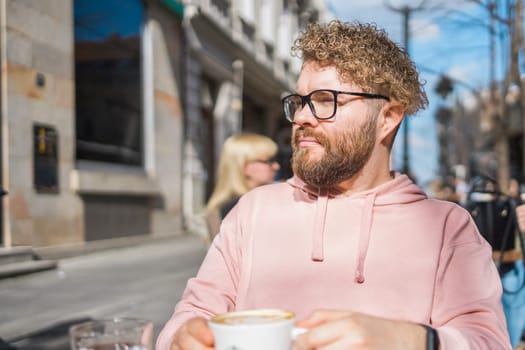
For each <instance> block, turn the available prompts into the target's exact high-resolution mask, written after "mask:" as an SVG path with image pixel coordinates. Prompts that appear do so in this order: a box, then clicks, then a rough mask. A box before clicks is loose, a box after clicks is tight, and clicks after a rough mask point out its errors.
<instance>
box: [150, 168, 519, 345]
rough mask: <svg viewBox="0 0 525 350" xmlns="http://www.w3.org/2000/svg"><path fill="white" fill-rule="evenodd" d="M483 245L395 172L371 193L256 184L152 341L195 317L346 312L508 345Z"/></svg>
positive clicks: (449, 210)
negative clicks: (284, 311) (249, 312)
mask: <svg viewBox="0 0 525 350" xmlns="http://www.w3.org/2000/svg"><path fill="white" fill-rule="evenodd" d="M500 297H501V284H500V279H499V276H498V273H497V271H496V268H495V266H494V264H493V262H492V259H491V248H490V246H489V245H488V244H487V243H486V241H485V240H483V239H482V238H481V236H480V235H479V233H478V231H477V229H476V226H475V225H474V223H473V221H472V220H471V217H470V215H469V214H468V212H466V211H465V210H463V208H461V207H459V206H458V205H456V204H453V203H450V202H444V201H437V200H431V199H428V198H427V197H426V196H425V194H424V193H423V192H422V191H421V190H420V189H419V188H418V187H417V186H416V185H414V184H413V183H412V182H411V181H410V179H408V177H406V176H405V175H397V176H396V178H395V179H394V180H392V181H389V182H388V183H385V184H383V185H381V186H378V187H377V188H374V189H372V190H369V191H365V192H361V193H357V194H352V195H349V196H347V195H342V194H336V193H325V192H322V191H315V190H311V189H309V188H308V186H306V185H305V184H304V183H303V182H302V181H301V180H300V179H298V178H292V179H290V180H288V182H287V183H279V184H272V185H267V186H262V187H258V188H256V189H254V190H252V191H251V192H249V193H248V194H246V195H245V196H243V197H242V198H241V199H240V201H239V203H238V205H237V206H236V207H235V208H234V209H233V210H232V211H231V212H230V214H229V215H228V216H227V217H226V218H225V219H224V221H223V223H222V225H221V232H220V234H219V235H217V237H216V239H215V240H214V241H213V243H212V246H211V247H210V249H209V251H208V254H207V256H206V258H205V260H204V262H203V264H202V266H201V268H200V270H199V273H198V275H197V276H196V277H195V278H192V279H190V280H189V281H188V284H187V287H186V290H185V292H184V295H183V297H182V300H181V301H180V302H179V303H178V304H177V306H176V308H175V313H174V314H173V316H172V317H171V319H170V320H169V321H168V323H167V324H166V325H165V327H164V329H163V330H162V332H161V334H160V335H159V338H158V340H157V347H156V349H157V350H168V349H169V344H170V343H171V340H172V338H173V335H174V333H175V331H176V330H177V328H178V327H179V326H180V325H181V324H182V323H184V322H185V321H186V320H188V319H189V318H191V317H194V316H203V317H206V318H209V317H211V316H213V315H215V314H219V313H223V312H226V311H232V310H245V309H254V308H284V309H288V310H291V311H294V312H295V313H296V314H297V317H298V319H301V318H303V317H305V316H307V315H308V314H309V313H310V312H311V311H313V310H315V309H319V308H323V309H345V310H353V311H359V312H363V313H367V314H371V315H375V316H381V317H385V318H391V319H403V320H408V321H413V322H418V323H426V324H432V325H433V326H434V327H436V328H437V330H438V333H439V337H440V340H441V350H462V349H480V350H481V349H483V350H486V349H490V350H499V349H511V346H510V343H509V339H508V335H507V331H506V326H505V318H504V315H503V311H502V307H501V302H500V300H501V299H500Z"/></svg>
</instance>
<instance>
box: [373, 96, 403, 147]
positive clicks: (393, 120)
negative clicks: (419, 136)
mask: <svg viewBox="0 0 525 350" xmlns="http://www.w3.org/2000/svg"><path fill="white" fill-rule="evenodd" d="M382 112H383V114H382V115H383V118H382V120H381V125H380V127H379V138H380V141H381V142H382V143H383V142H385V141H386V140H388V141H390V142H389V143H393V142H394V137H395V135H396V133H397V130H398V129H399V125H401V122H402V121H403V118H404V116H405V109H404V108H403V106H402V105H401V104H400V103H398V102H388V103H386V104H385V105H384V106H383V108H382Z"/></svg>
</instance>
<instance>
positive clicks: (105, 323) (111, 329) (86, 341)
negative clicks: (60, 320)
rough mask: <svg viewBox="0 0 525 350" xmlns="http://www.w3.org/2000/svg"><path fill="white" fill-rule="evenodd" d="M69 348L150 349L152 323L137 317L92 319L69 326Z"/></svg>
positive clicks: (82, 349) (75, 349)
mask: <svg viewBox="0 0 525 350" xmlns="http://www.w3.org/2000/svg"><path fill="white" fill-rule="evenodd" d="M69 338H70V340H71V350H152V349H153V347H152V341H153V323H152V322H151V321H149V320H143V319H138V318H112V319H100V320H93V321H88V322H84V323H79V324H76V325H73V326H71V327H70V328H69Z"/></svg>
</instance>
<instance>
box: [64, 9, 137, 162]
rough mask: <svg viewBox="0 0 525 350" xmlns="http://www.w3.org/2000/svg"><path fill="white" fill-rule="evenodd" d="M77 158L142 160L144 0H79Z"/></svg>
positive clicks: (76, 59)
mask: <svg viewBox="0 0 525 350" xmlns="http://www.w3.org/2000/svg"><path fill="white" fill-rule="evenodd" d="M74 11H75V75H76V76H75V83H76V138H77V142H76V146H77V148H76V156H77V159H86V160H95V161H103V162H113V163H120V164H128V165H139V166H140V165H142V163H143V159H142V158H143V152H142V86H141V49H140V47H141V44H140V41H141V28H142V20H143V13H144V8H143V4H142V2H141V1H140V0H126V1H122V0H75V8H74Z"/></svg>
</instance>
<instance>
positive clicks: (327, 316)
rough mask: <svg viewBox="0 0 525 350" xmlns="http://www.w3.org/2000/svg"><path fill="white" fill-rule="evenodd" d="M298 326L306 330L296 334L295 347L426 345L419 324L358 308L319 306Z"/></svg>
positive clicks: (409, 348) (412, 349)
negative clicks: (335, 308) (346, 309)
mask: <svg viewBox="0 0 525 350" xmlns="http://www.w3.org/2000/svg"><path fill="white" fill-rule="evenodd" d="M297 326H299V327H305V328H308V329H309V330H308V331H307V332H306V333H304V334H301V335H299V336H297V338H296V340H295V344H294V349H295V350H314V349H321V348H322V349H325V348H326V349H330V350H337V349H340V350H342V349H344V350H351V349H363V350H364V349H368V350H379V349H390V350H398V349H399V350H416V349H417V350H420V349H424V348H425V345H426V344H425V341H426V330H425V328H424V327H422V326H421V325H419V324H416V323H410V322H405V321H394V320H388V319H384V318H379V317H374V316H369V315H365V314H362V313H357V312H350V311H329V310H320V311H316V312H314V313H313V314H311V315H310V316H309V317H308V318H307V319H305V320H303V321H299V322H297Z"/></svg>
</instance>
